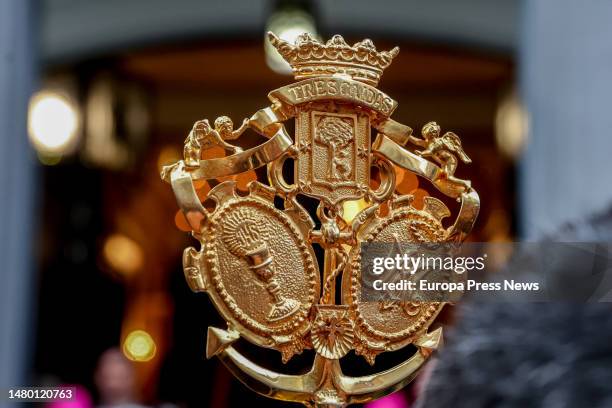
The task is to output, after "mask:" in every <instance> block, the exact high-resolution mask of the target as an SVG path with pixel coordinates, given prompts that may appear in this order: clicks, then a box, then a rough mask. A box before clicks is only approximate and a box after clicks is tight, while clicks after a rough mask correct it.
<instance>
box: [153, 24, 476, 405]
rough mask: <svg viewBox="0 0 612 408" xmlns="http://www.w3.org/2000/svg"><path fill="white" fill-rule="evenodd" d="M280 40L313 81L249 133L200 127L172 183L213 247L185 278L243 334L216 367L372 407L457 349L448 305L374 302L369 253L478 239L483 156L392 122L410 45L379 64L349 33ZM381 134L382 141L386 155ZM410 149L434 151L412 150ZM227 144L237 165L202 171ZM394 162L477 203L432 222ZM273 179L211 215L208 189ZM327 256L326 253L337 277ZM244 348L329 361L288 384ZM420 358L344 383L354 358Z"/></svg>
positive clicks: (318, 400) (269, 384) (258, 117)
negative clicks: (462, 167)
mask: <svg viewBox="0 0 612 408" xmlns="http://www.w3.org/2000/svg"><path fill="white" fill-rule="evenodd" d="M269 39H270V41H271V43H272V44H273V45H274V46H275V47H276V49H277V50H278V51H279V53H280V54H281V55H282V56H283V57H284V58H285V60H287V62H289V64H291V66H292V68H293V71H294V74H295V78H296V80H298V82H295V83H292V84H290V85H287V86H285V87H282V88H279V89H276V90H274V91H272V92H270V94H269V95H268V96H269V98H270V100H271V102H272V104H271V106H270V107H267V108H265V109H262V110H260V111H258V112H256V113H255V114H254V115H253V116H252V117H251V118H249V119H248V120H247V119H245V120H244V122H243V124H242V126H240V127H239V128H238V129H237V130H234V128H233V123H232V121H231V119H230V118H228V117H225V116H222V117H220V118H217V120H215V121H214V126H211V125H210V122H209V121H208V120H201V121H198V122H196V124H195V125H194V127H193V129H192V131H191V133H190V134H189V136H188V137H187V139H186V141H185V150H184V160H181V161H179V162H178V163H176V164H174V165H172V166H167V167H165V168H164V169H163V171H162V178H163V179H164V180H166V181H168V182H169V183H170V184H171V185H172V189H173V191H174V194H175V196H176V198H177V202H178V204H179V206H180V208H181V210H182V212H183V213H184V215H185V217H186V219H187V221H188V223H189V225H190V227H191V229H192V235H193V237H195V238H196V239H197V240H198V241H199V242H200V249H199V250H197V249H195V248H191V247H190V248H187V249H186V250H185V252H184V254H183V266H184V270H185V276H186V279H187V282H188V283H189V286H190V287H191V289H192V290H194V291H198V292H200V291H202V292H207V293H208V294H209V296H210V298H211V300H212V302H213V303H214V305H215V307H216V308H217V310H218V311H219V313H220V314H221V316H222V317H223V318H224V319H225V321H226V322H227V328H226V329H222V328H215V327H209V329H208V339H207V349H206V352H207V357H208V358H211V357H212V356H218V357H219V358H220V359H221V360H222V361H223V363H224V364H225V365H226V366H227V367H228V368H229V369H230V370H231V371H232V372H233V373H234V375H236V376H237V377H238V378H239V379H240V380H241V381H242V382H243V383H244V384H246V385H247V386H248V387H250V388H252V389H253V390H255V391H256V392H258V393H260V394H262V395H266V396H268V397H271V398H275V399H280V400H286V401H295V402H300V403H303V404H305V405H312V404H314V405H317V406H345V405H348V404H351V403H361V402H366V401H369V400H372V399H374V398H378V397H381V396H383V395H386V394H388V393H391V392H393V391H395V390H397V389H399V388H401V387H403V386H404V385H406V384H407V383H408V382H410V381H411V380H412V379H413V378H414V377H415V376H416V374H417V373H418V371H419V369H420V368H421V367H422V366H423V364H424V362H425V361H426V360H427V359H428V358H429V356H430V354H431V353H432V352H433V351H435V350H436V349H437V348H438V346H439V345H440V344H441V341H442V329H441V328H438V329H437V330H434V331H432V332H429V331H428V328H429V326H430V325H431V324H432V322H433V321H434V319H435V318H436V316H437V315H438V314H439V312H440V310H441V309H442V307H443V306H444V303H439V302H438V303H434V302H428V303H425V302H421V303H419V302H398V301H389V302H378V303H376V302H365V301H362V299H361V287H360V285H361V283H360V282H361V264H360V259H361V246H360V244H362V243H370V242H389V243H394V242H396V243H400V242H410V243H421V242H424V243H429V242H447V241H453V242H460V241H462V240H463V239H464V238H465V236H466V235H467V234H468V233H469V231H470V230H471V228H472V226H473V224H474V221H475V219H476V217H477V215H478V209H479V198H478V194H477V193H476V191H474V189H473V188H472V187H471V185H470V182H469V181H467V180H461V179H459V178H457V177H455V175H454V173H455V170H456V168H457V165H458V162H459V160H461V161H463V162H465V163H469V162H470V159H469V157H468V156H467V155H466V154H465V152H464V151H463V149H462V147H461V141H460V139H459V137H458V136H457V135H456V134H455V133H453V132H446V133H444V134H441V129H440V127H439V126H438V125H437V124H436V123H435V122H430V123H428V124H426V125H425V126H424V127H423V130H422V137H415V136H413V135H412V129H411V128H410V127H408V126H405V125H402V124H400V123H398V122H395V121H394V120H392V119H390V116H391V114H392V113H393V110H394V109H395V108H396V106H397V102H395V101H394V100H393V99H391V98H390V97H389V96H387V95H386V94H384V93H383V92H381V91H380V90H378V89H377V88H376V85H377V84H378V81H379V80H380V77H381V75H382V72H383V70H384V69H385V68H387V67H388V66H389V64H390V63H391V61H392V60H393V58H394V57H395V56H396V55H397V54H398V52H399V49H398V48H394V49H392V50H391V51H377V50H376V48H375V47H374V44H372V42H371V41H370V40H364V41H361V42H358V43H356V44H354V45H353V46H350V45H348V44H347V43H346V42H345V41H344V39H343V38H342V37H340V36H338V35H336V36H334V37H333V38H332V39H331V40H329V41H328V42H327V43H322V42H319V41H317V40H315V39H313V38H312V37H311V36H309V35H308V34H303V35H301V36H300V37H299V38H298V39H297V41H296V43H295V44H289V43H287V42H285V41H283V40H281V39H279V38H278V37H276V36H275V35H274V34H272V33H269ZM289 119H294V120H295V138H292V137H291V136H290V135H289V134H288V133H287V131H286V130H285V127H284V125H283V122H284V121H287V120H289ZM246 129H251V130H253V131H255V132H257V133H259V134H260V135H262V136H264V137H265V138H266V139H267V141H266V142H265V143H262V144H261V145H259V146H257V147H254V148H251V149H248V150H244V151H243V150H242V149H241V148H239V147H237V146H233V145H231V144H229V143H228V142H227V140H234V139H237V138H238V137H239V136H240V135H241V134H242V133H243V132H244V131H245V130H246ZM372 129H375V130H376V131H377V132H378V133H377V135H376V138H375V140H374V141H373V142H372V140H371V139H372V138H371V130H372ZM407 143H411V144H412V145H415V146H418V147H421V148H422V149H423V150H415V149H414V148H406V147H405V145H406V144H407ZM214 145H216V146H221V147H222V148H224V149H225V150H226V151H228V152H230V153H231V154H230V155H229V156H226V157H223V158H217V159H207V160H204V159H202V152H203V151H204V150H206V149H208V148H210V147H212V146H214ZM429 159H431V161H430V160H429ZM287 160H292V161H293V166H294V172H293V181H291V182H289V181H287V180H286V179H285V177H284V175H283V166H284V163H285V162H286V161H287ZM393 165H397V166H400V167H402V168H403V169H405V170H407V171H411V172H413V173H415V174H417V175H418V176H421V177H423V178H425V179H427V180H429V181H430V182H431V183H432V185H433V186H434V187H435V188H436V189H438V190H439V191H440V192H441V193H442V194H444V195H446V196H448V197H451V198H454V199H457V200H458V201H460V202H461V208H460V209H459V212H458V214H457V215H456V218H455V221H454V223H453V224H452V225H451V226H450V227H448V228H445V227H444V226H443V224H442V220H443V219H444V218H447V217H450V216H451V212H450V210H449V209H448V208H447V207H446V206H445V205H444V204H443V203H442V201H440V200H438V199H436V198H433V197H426V198H425V200H424V206H423V208H420V209H418V208H416V207H415V206H414V205H413V200H414V197H413V196H411V195H406V196H398V195H397V194H396V193H395V187H396V186H395V171H394V168H393ZM262 166H267V173H268V180H269V183H268V184H264V183H262V182H259V181H252V182H251V183H250V184H249V192H248V194H246V195H245V194H238V193H237V191H236V183H235V182H234V181H224V182H221V183H220V184H218V185H217V186H216V187H215V188H213V189H212V190H211V191H210V192H209V193H208V195H207V198H208V199H210V200H212V202H213V203H214V208H213V209H212V210H208V209H206V208H205V207H204V206H203V204H202V201H201V200H200V198H199V197H198V195H197V192H196V188H195V186H194V181H197V180H212V179H217V178H219V177H224V176H229V175H235V174H238V173H242V172H245V171H248V170H252V169H255V168H258V167H262ZM373 167H375V168H377V170H378V171H377V174H378V179H377V188H376V189H374V188H373V187H372V180H371V175H372V168H373ZM301 196H309V197H311V198H314V199H316V200H317V201H318V203H319V204H318V207H317V209H316V214H311V213H310V212H309V211H307V210H306V209H305V208H304V207H303V206H302V205H301V204H300V201H299V200H300V197H301ZM275 199H277V200H276V204H275ZM279 199H280V200H279ZM356 199H364V200H365V202H366V203H367V206H366V208H365V209H364V210H362V211H361V212H360V213H359V214H357V216H355V218H354V219H353V220H352V221H351V222H349V221H346V220H345V219H344V218H343V203H344V202H346V201H347V200H356ZM279 202H282V203H283V204H282V206H280V205H279V204H278V203H279ZM279 207H282V208H279ZM313 213H315V212H314V211H313ZM313 215H315V216H316V217H317V219H318V221H319V222H320V226H319V227H318V228H317V227H316V226H317V223H315V222H314V220H313ZM313 244H314V245H319V246H320V247H321V248H322V249H323V250H324V258H325V259H324V260H323V266H324V268H323V269H324V270H323V274H322V276H321V275H320V272H319V267H318V262H317V258H316V256H315V252H314V249H313ZM337 278H339V279H341V282H342V285H341V286H342V291H341V293H340V296H339V297H336V279H337ZM338 303H339V304H338ZM239 338H244V339H246V340H247V341H249V342H250V343H252V344H254V345H256V346H259V347H265V348H270V349H274V350H277V351H279V352H280V353H281V355H282V361H283V362H287V361H288V360H290V359H291V358H292V356H293V355H295V354H296V353H298V354H299V353H301V352H302V351H303V350H305V349H313V350H314V351H315V353H316V354H315V358H314V362H313V365H312V368H311V369H310V371H308V372H307V373H305V374H296V375H288V374H281V373H277V372H274V371H272V370H270V369H268V368H265V367H262V366H260V365H258V364H255V363H254V362H252V361H250V360H249V359H247V358H246V357H245V356H244V355H242V354H240V353H239V352H238V350H237V349H236V348H235V347H234V346H233V343H234V342H235V341H236V340H238V339H239ZM407 345H414V346H415V347H416V348H417V352H416V353H415V354H414V355H413V356H412V357H411V358H410V359H408V360H406V361H404V362H403V363H401V364H399V365H397V366H395V367H393V368H391V369H388V370H386V371H383V372H379V373H377V374H373V375H366V376H363V377H351V376H347V375H345V374H344V373H343V372H342V370H341V367H340V359H341V358H343V357H345V356H346V355H347V354H348V353H349V352H350V351H351V350H354V351H355V353H356V354H358V355H361V356H363V357H364V358H365V359H366V361H367V362H369V363H370V364H372V365H374V363H375V359H376V356H377V355H378V354H380V353H382V352H391V351H395V350H398V349H400V348H403V347H405V346H407Z"/></svg>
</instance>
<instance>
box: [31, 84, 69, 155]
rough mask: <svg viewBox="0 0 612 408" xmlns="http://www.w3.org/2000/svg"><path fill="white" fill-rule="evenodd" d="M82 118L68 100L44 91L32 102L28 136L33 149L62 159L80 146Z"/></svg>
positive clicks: (33, 98) (35, 96) (32, 99)
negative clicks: (79, 134)
mask: <svg viewBox="0 0 612 408" xmlns="http://www.w3.org/2000/svg"><path fill="white" fill-rule="evenodd" d="M78 128H79V115H78V110H77V107H76V106H75V105H74V104H73V103H72V102H71V101H70V100H69V99H68V98H66V97H64V96H62V95H60V94H58V93H54V92H49V91H41V92H39V93H37V94H35V95H34V96H33V97H32V98H31V100H30V107H29V112H28V134H29V136H30V142H31V143H32V146H34V148H35V149H36V150H37V151H38V152H39V153H41V154H43V155H44V156H45V157H49V156H61V155H63V154H66V153H69V152H70V151H71V150H72V149H73V148H74V147H75V146H76V141H77V140H76V139H77V130H78Z"/></svg>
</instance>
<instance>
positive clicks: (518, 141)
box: [495, 90, 529, 159]
mask: <svg viewBox="0 0 612 408" xmlns="http://www.w3.org/2000/svg"><path fill="white" fill-rule="evenodd" d="M528 130H529V120H528V115H527V112H526V110H525V108H524V107H523V104H522V103H521V100H520V98H519V96H518V93H517V92H516V91H515V90H513V91H511V92H509V93H508V94H507V95H506V96H505V97H504V98H503V99H502V101H501V103H500V104H499V107H498V108H497V113H496V115H495V141H496V142H497V147H498V148H499V150H500V151H501V152H502V153H503V154H504V155H505V156H507V157H509V158H512V159H515V158H516V157H518V156H519V155H520V154H521V152H522V151H523V147H524V146H525V143H526V142H527V135H528Z"/></svg>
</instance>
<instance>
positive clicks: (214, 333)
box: [206, 326, 240, 359]
mask: <svg viewBox="0 0 612 408" xmlns="http://www.w3.org/2000/svg"><path fill="white" fill-rule="evenodd" d="M239 338H240V333H238V332H237V331H235V330H232V329H228V330H223V329H219V328H217V327H212V326H209V327H208V335H207V336H206V358H207V359H211V358H212V357H214V356H216V355H217V354H219V353H221V352H222V351H223V350H225V348H226V347H227V346H229V345H230V344H232V343H233V342H235V341H236V340H238V339H239Z"/></svg>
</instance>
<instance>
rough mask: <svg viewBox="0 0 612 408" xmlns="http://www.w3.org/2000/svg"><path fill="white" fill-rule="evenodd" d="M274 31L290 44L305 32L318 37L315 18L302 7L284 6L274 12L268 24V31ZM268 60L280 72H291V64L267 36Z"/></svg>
mask: <svg viewBox="0 0 612 408" xmlns="http://www.w3.org/2000/svg"><path fill="white" fill-rule="evenodd" d="M268 31H272V32H273V33H274V34H276V35H277V36H278V37H279V38H280V39H281V40H285V41H287V42H289V43H290V44H293V43H295V40H296V39H297V38H298V36H300V35H301V34H304V33H310V34H311V35H313V36H314V37H315V38H317V37H318V35H317V29H316V26H315V21H314V18H313V17H312V15H311V14H310V13H308V12H307V11H305V10H303V9H300V8H294V7H291V8H283V9H280V10H277V11H276V12H275V13H273V14H272V15H271V16H270V18H269V19H268V22H267V24H266V32H268ZM264 44H265V45H264V50H265V53H266V62H267V64H268V66H269V67H270V69H272V70H273V71H274V72H278V73H279V74H285V75H288V74H291V72H292V70H291V66H289V64H288V63H287V62H286V61H285V60H284V59H283V57H281V55H280V54H279V53H278V52H277V51H276V48H274V46H273V45H272V43H270V41H269V40H268V39H267V38H266V40H265V41H264Z"/></svg>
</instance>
